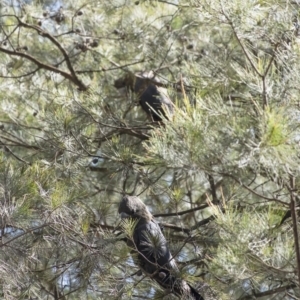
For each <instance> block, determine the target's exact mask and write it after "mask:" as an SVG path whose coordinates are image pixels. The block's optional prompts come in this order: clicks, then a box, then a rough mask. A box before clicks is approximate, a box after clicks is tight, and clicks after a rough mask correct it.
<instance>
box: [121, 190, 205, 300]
mask: <svg viewBox="0 0 300 300" xmlns="http://www.w3.org/2000/svg"><path fill="white" fill-rule="evenodd" d="M119 214H120V215H121V217H122V218H132V219H134V220H136V225H135V228H134V232H133V241H132V242H129V244H130V245H131V247H133V249H134V250H135V251H137V252H138V264H139V267H140V268H141V270H142V271H143V272H144V273H145V274H147V275H148V276H150V277H151V278H152V279H154V280H155V281H156V282H157V283H158V284H159V285H160V286H162V287H163V288H164V289H167V290H169V291H170V292H172V293H174V294H175V295H177V296H178V297H180V299H194V300H204V298H203V297H202V296H201V295H200V294H199V293H198V292H197V291H196V289H194V288H193V287H192V286H190V285H189V284H188V283H187V282H186V281H184V280H183V279H181V278H180V277H179V276H178V273H179V270H178V268H177V265H176V262H175V260H174V258H173V257H172V255H171V253H170V250H169V248H168V245H167V241H166V239H165V237H164V235H163V233H162V231H161V228H160V226H159V224H158V223H157V222H156V221H155V220H154V219H153V216H152V215H151V213H150V212H149V210H148V209H147V207H146V205H145V204H144V203H143V202H142V201H141V200H140V199H139V198H138V197H135V196H124V197H123V199H122V201H121V203H120V206H119ZM176 275H177V276H176Z"/></svg>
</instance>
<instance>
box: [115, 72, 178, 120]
mask: <svg viewBox="0 0 300 300" xmlns="http://www.w3.org/2000/svg"><path fill="white" fill-rule="evenodd" d="M155 83H159V81H158V80H157V79H156V78H155V79H154V74H153V72H144V73H137V74H133V73H127V74H126V75H125V76H124V77H122V78H120V79H117V80H116V81H115V84H114V86H115V87H116V88H118V89H119V88H123V87H126V88H128V89H130V90H131V91H132V92H134V93H135V94H136V95H137V97H138V99H139V103H140V105H141V107H142V109H143V110H144V111H145V112H146V113H147V115H148V116H150V117H151V119H152V120H153V121H162V116H164V117H166V118H168V116H171V115H172V114H173V111H174V104H173V103H172V101H171V100H170V98H169V97H168V94H167V90H166V89H165V88H163V87H161V86H158V85H156V84H155ZM166 112H167V113H166Z"/></svg>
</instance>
